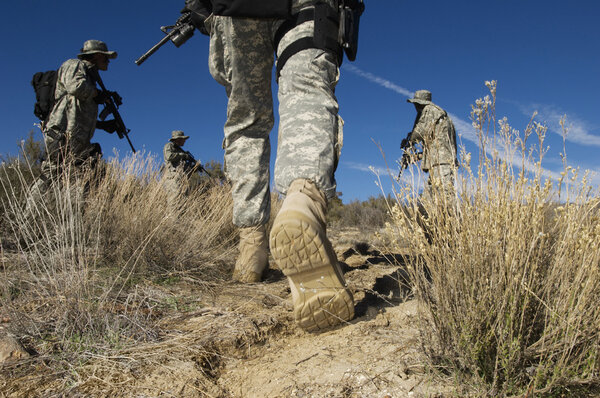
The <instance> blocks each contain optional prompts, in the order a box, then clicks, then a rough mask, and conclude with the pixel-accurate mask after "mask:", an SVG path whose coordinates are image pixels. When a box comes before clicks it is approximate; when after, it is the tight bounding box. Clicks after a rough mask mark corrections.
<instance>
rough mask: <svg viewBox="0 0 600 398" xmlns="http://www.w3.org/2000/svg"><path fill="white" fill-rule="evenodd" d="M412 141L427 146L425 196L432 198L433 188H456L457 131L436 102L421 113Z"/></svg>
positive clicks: (425, 149) (415, 125)
mask: <svg viewBox="0 0 600 398" xmlns="http://www.w3.org/2000/svg"><path fill="white" fill-rule="evenodd" d="M410 142H411V144H417V143H418V144H421V145H423V155H422V162H421V169H422V170H423V171H425V172H429V179H428V181H427V185H426V187H425V189H424V191H423V195H424V198H423V199H425V198H431V197H432V194H433V191H432V190H433V189H437V187H439V188H440V189H442V191H443V192H446V193H450V192H453V191H454V174H455V169H456V166H457V165H458V161H457V159H456V130H455V129H454V124H453V123H452V120H451V119H450V117H449V116H448V114H447V113H446V111H444V110H443V109H442V108H440V107H439V106H437V105H435V104H432V103H430V104H428V105H425V106H424V108H423V109H422V110H421V112H419V113H418V114H417V118H416V120H415V124H414V126H413V130H412V134H411V137H410Z"/></svg>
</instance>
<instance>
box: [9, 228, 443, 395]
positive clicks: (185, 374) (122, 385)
mask: <svg viewBox="0 0 600 398" xmlns="http://www.w3.org/2000/svg"><path fill="white" fill-rule="evenodd" d="M355 234H358V231H355ZM332 241H333V243H334V247H336V250H337V252H338V257H339V259H340V261H341V262H342V268H343V270H344V273H345V277H346V280H347V282H348V284H349V286H350V288H351V289H352V290H353V291H354V297H355V303H356V317H355V319H353V320H352V321H351V322H349V323H347V324H345V325H342V326H340V327H337V328H335V329H333V330H329V331H326V332H322V333H317V334H314V333H306V332H304V331H302V330H300V329H299V328H297V327H296V326H295V324H294V321H293V314H292V307H291V301H290V293H289V287H288V283H287V280H286V279H285V277H284V276H283V275H282V274H281V272H280V271H277V270H274V269H271V270H269V272H268V274H267V280H266V282H264V283H258V284H252V285H243V284H237V283H232V282H231V283H227V284H225V285H223V286H220V287H219V289H218V291H217V292H214V293H213V294H211V295H206V296H201V297H199V298H198V301H200V302H201V305H200V306H199V308H201V309H200V310H197V311H192V312H187V313H184V314H183V315H180V316H177V317H175V318H170V319H168V320H165V321H164V324H163V325H161V328H162V330H165V331H166V334H165V335H163V336H162V337H161V339H160V340H159V341H155V342H151V343H147V344H144V345H139V346H136V347H133V348H129V349H127V350H125V351H124V352H120V353H119V355H116V356H114V357H111V358H101V359H100V360H99V361H98V363H92V364H90V365H89V366H87V369H83V370H82V371H81V375H82V376H86V377H85V379H86V380H87V381H85V382H82V384H81V385H80V386H78V387H77V388H75V389H72V390H71V391H76V393H75V394H69V395H68V396H122V397H136V398H142V397H223V398H225V397H240V398H252V397H257V398H258V397H260V398H268V397H374V398H384V397H386V398H388V397H394V398H395V397H442V396H444V394H445V393H446V392H448V391H450V389H449V388H448V386H447V384H446V385H444V383H441V382H440V381H439V380H436V381H435V382H434V381H433V380H434V378H433V377H432V376H431V375H429V374H428V372H427V367H426V365H425V363H426V361H425V358H424V356H423V354H422V353H421V351H420V341H419V339H420V336H419V333H418V329H417V326H418V325H417V303H416V301H415V300H412V299H411V298H410V294H409V291H408V289H407V288H406V287H405V286H404V284H403V281H404V280H405V279H404V278H405V273H404V271H403V267H402V256H399V255H395V256H394V255H392V256H391V257H390V256H384V255H382V254H381V253H379V252H378V251H377V250H375V249H373V248H372V247H371V246H369V245H368V244H366V243H361V242H360V241H358V240H356V239H355V238H352V237H351V236H350V237H349V236H348V235H347V234H346V235H343V234H341V235H340V234H337V235H334V237H333V239H332ZM394 260H396V261H394ZM182 288H184V289H185V286H181V285H179V286H172V287H171V289H172V290H173V291H174V292H175V291H179V292H181V289H182ZM89 375H92V377H91V378H90V377H89ZM51 384H52V383H50V385H48V386H45V387H44V390H40V389H39V388H36V387H33V386H32V388H31V389H22V390H21V391H19V392H17V393H15V394H9V395H8V396H11V397H12V396H14V397H18V396H23V397H24V396H54V395H57V396H63V395H62V394H61V393H60V391H61V389H63V391H64V386H61V385H58V384H55V385H51ZM81 394H82V395H81ZM0 396H3V395H2V394H0Z"/></svg>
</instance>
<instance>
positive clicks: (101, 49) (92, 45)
mask: <svg viewBox="0 0 600 398" xmlns="http://www.w3.org/2000/svg"><path fill="white" fill-rule="evenodd" d="M80 51H81V52H80V53H79V54H77V58H81V57H82V56H83V55H88V54H96V53H100V54H105V55H108V58H110V59H115V58H117V52H116V51H108V47H107V46H106V43H105V42H103V41H100V40H87V41H86V42H85V43H83V48H82V49H81V50H80Z"/></svg>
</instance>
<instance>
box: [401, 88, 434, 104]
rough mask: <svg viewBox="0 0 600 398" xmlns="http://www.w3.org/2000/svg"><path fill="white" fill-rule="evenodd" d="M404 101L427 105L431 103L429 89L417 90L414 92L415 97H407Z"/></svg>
mask: <svg viewBox="0 0 600 398" xmlns="http://www.w3.org/2000/svg"><path fill="white" fill-rule="evenodd" d="M406 102H412V103H413V104H414V103H417V104H421V105H429V104H431V91H428V90H419V91H416V92H415V97H414V98H412V99H407V100H406Z"/></svg>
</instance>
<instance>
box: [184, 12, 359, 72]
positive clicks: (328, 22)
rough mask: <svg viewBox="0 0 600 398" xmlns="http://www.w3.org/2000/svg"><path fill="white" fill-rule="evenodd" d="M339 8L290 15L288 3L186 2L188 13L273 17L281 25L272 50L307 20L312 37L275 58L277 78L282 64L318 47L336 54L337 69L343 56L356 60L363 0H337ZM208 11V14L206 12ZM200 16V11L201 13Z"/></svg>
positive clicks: (288, 48) (299, 42)
mask: <svg viewBox="0 0 600 398" xmlns="http://www.w3.org/2000/svg"><path fill="white" fill-rule="evenodd" d="M339 2H340V7H339V9H337V10H336V9H333V8H331V7H329V6H328V5H327V4H325V3H317V4H315V6H314V7H310V8H308V9H305V10H303V11H300V12H299V13H297V14H292V0H186V6H187V7H188V8H189V9H191V10H194V9H196V10H200V9H203V10H205V11H204V13H205V14H208V13H211V12H212V13H213V14H214V15H221V16H230V17H246V18H276V19H283V20H284V23H283V24H282V25H281V26H280V28H279V29H278V30H277V32H276V34H275V48H276V49H277V46H278V45H279V41H280V40H281V39H282V38H283V36H284V35H285V34H286V33H287V32H289V31H290V30H291V29H293V28H294V27H295V26H298V25H300V24H302V23H304V22H307V21H314V22H315V28H314V29H315V30H314V35H313V37H305V38H302V39H299V40H297V41H295V42H294V43H292V44H290V45H288V46H287V48H286V49H285V50H284V51H283V52H282V53H281V54H280V56H279V57H278V59H277V77H279V74H280V72H281V69H282V68H283V66H284V65H285V63H286V61H287V60H288V59H289V58H290V57H291V56H292V55H294V54H296V53H297V52H299V51H302V50H305V49H308V48H318V49H322V50H327V51H331V52H333V53H334V54H336V55H337V58H338V66H339V65H341V63H342V60H343V54H344V52H345V53H346V56H347V57H348V59H349V60H350V61H354V60H355V59H356V52H357V49H358V26H359V20H360V16H361V14H362V13H363V11H364V3H363V0H339ZM206 11H208V13H206ZM201 14H202V12H201Z"/></svg>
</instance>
